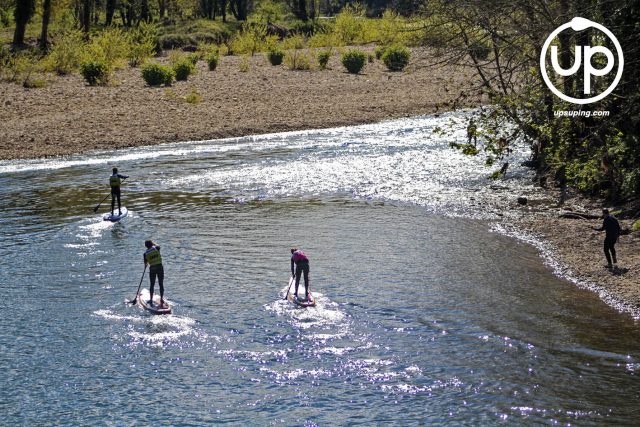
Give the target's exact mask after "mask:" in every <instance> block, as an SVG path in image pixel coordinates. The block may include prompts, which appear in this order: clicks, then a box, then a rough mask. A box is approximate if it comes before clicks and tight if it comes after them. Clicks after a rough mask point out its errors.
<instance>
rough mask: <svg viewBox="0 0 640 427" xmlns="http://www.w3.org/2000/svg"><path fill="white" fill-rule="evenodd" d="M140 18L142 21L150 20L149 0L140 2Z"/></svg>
mask: <svg viewBox="0 0 640 427" xmlns="http://www.w3.org/2000/svg"><path fill="white" fill-rule="evenodd" d="M140 19H141V20H142V21H144V22H150V21H151V14H150V13H149V0H142V1H141V4H140Z"/></svg>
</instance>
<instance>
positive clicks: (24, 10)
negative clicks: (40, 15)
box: [13, 0, 35, 46]
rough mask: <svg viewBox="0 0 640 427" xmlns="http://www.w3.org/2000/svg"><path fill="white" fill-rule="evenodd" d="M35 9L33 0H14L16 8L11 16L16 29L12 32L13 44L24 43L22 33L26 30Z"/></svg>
mask: <svg viewBox="0 0 640 427" xmlns="http://www.w3.org/2000/svg"><path fill="white" fill-rule="evenodd" d="M34 11H35V2H34V1H33V0H16V8H15V9H14V11H13V18H14V19H15V21H16V29H15V31H14V32H13V44H14V45H15V46H18V45H22V44H24V33H25V31H26V30H27V23H28V22H29V19H31V17H32V16H33V12H34Z"/></svg>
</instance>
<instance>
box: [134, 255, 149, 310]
mask: <svg viewBox="0 0 640 427" xmlns="http://www.w3.org/2000/svg"><path fill="white" fill-rule="evenodd" d="M146 272H147V265H146V264H145V265H144V271H143V272H142V277H141V278H140V284H139V285H138V290H137V291H136V297H135V298H134V299H132V300H131V304H135V303H136V300H137V299H138V293H139V292H140V287H141V286H142V279H144V273H146Z"/></svg>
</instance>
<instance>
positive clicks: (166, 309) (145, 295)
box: [138, 289, 171, 314]
mask: <svg viewBox="0 0 640 427" xmlns="http://www.w3.org/2000/svg"><path fill="white" fill-rule="evenodd" d="M138 304H139V305H140V307H142V308H144V309H145V310H148V311H150V312H151V313H153V314H171V306H169V304H168V303H167V300H165V301H164V304H163V305H160V295H159V294H155V293H154V294H153V304H149V289H143V290H142V291H140V293H139V294H138Z"/></svg>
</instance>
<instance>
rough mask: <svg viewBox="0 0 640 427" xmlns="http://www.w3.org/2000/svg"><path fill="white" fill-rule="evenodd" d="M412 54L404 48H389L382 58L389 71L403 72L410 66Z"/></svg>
mask: <svg viewBox="0 0 640 427" xmlns="http://www.w3.org/2000/svg"><path fill="white" fill-rule="evenodd" d="M410 58H411V52H410V51H409V49H407V48H406V47H404V46H389V47H388V48H386V49H385V50H384V53H383V54H382V56H381V59H382V62H384V65H386V66H387V68H388V69H389V71H402V70H404V69H405V67H406V66H407V64H409V59H410Z"/></svg>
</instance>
